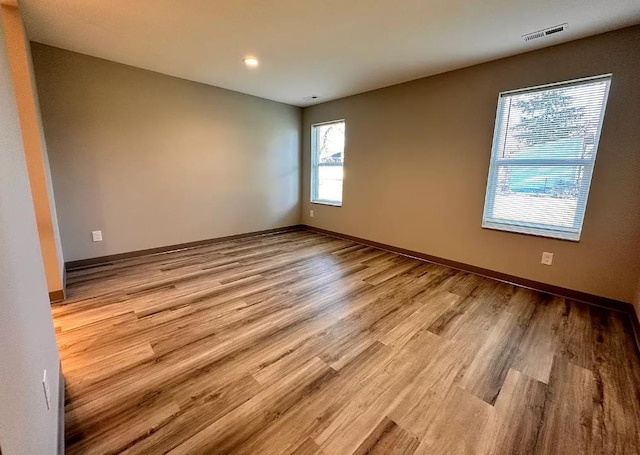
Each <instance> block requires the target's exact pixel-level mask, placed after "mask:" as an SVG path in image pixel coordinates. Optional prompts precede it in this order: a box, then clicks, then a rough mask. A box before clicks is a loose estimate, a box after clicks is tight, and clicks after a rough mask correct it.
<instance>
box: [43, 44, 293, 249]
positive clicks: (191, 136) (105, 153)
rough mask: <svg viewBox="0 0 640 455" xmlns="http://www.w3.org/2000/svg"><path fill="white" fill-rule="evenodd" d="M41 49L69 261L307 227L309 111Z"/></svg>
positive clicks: (55, 180) (50, 146) (50, 142)
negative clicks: (303, 130) (99, 236)
mask: <svg viewBox="0 0 640 455" xmlns="http://www.w3.org/2000/svg"><path fill="white" fill-rule="evenodd" d="M32 55H33V62H34V67H35V73H36V81H37V85H38V92H39V96H40V106H41V112H42V120H43V124H44V131H45V136H46V140H47V147H48V150H49V161H50V164H51V173H52V176H53V186H54V189H55V193H56V206H57V209H58V219H59V223H60V233H61V237H62V247H63V251H64V257H65V260H67V261H73V260H78V259H85V258H91V257H97V256H103V255H109V254H116V253H122V252H129V251H135V250H141V249H146V248H153V247H160V246H166V245H172V244H177V243H184V242H190V241H196V240H203V239H209V238H214V237H220V236H225V235H231V234H238V233H243V232H252V231H258V230H264V229H271V228H276V227H281V226H288V225H293V224H297V223H298V222H299V219H300V201H299V196H300V190H299V186H300V121H301V109H299V108H296V107H292V106H287V105H284V104H280V103H275V102H272V101H267V100H264V99H261V98H256V97H251V96H248V95H243V94H240V93H237V92H232V91H228V90H223V89H220V88H215V87H211V86H207V85H203V84H198V83H194V82H189V81H186V80H183V79H178V78H174V77H170V76H165V75H161V74H158V73H153V72H150V71H145V70H141V69H136V68H132V67H129V66H125V65H120V64H117V63H113V62H109V61H106V60H100V59H96V58H93V57H88V56H85V55H81V54H76V53H73V52H68V51H64V50H61V49H56V48H52V47H48V46H44V45H41V44H36V43H33V44H32ZM204 63H206V60H203V64H204ZM256 77H259V75H258V74H256ZM93 230H102V231H103V236H104V241H103V242H96V243H94V242H92V241H91V231H93Z"/></svg>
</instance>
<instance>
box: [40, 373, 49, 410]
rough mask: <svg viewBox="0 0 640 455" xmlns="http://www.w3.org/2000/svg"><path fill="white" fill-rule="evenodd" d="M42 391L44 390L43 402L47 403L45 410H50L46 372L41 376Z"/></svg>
mask: <svg viewBox="0 0 640 455" xmlns="http://www.w3.org/2000/svg"><path fill="white" fill-rule="evenodd" d="M42 389H43V390H44V401H46V402H47V409H51V392H50V391H49V381H47V370H44V374H43V376H42Z"/></svg>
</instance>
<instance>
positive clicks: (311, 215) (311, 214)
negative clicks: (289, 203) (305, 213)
mask: <svg viewBox="0 0 640 455" xmlns="http://www.w3.org/2000/svg"><path fill="white" fill-rule="evenodd" d="M309 216H310V217H311V218H313V210H309Z"/></svg>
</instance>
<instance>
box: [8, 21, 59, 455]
mask: <svg viewBox="0 0 640 455" xmlns="http://www.w3.org/2000/svg"><path fill="white" fill-rule="evenodd" d="M0 99H1V100H2V103H0V151H1V153H0V258H2V260H0V397H2V403H1V404H0V446H1V448H2V454H3V455H14V454H15V455H32V454H33V455H48V454H54V453H56V447H57V426H58V374H59V359H58V353H57V349H56V342H55V336H54V330H53V323H52V321H51V313H50V308H49V299H48V295H47V285H46V280H45V275H44V269H43V266H42V256H41V254H40V250H39V240H38V233H37V227H36V220H35V216H34V211H33V203H32V200H31V191H30V189H29V179H28V176H27V169H26V163H25V158H24V151H23V148H22V139H21V135H20V127H19V124H18V114H17V111H16V105H15V99H14V94H13V87H12V84H11V78H10V74H9V69H8V62H7V55H6V45H5V39H4V32H3V30H2V24H1V23H0ZM45 369H46V370H47V376H48V378H49V386H50V391H51V394H52V402H51V409H50V410H47V407H46V404H45V399H44V394H43V389H42V382H41V381H42V375H43V370H45Z"/></svg>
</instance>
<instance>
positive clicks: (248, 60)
mask: <svg viewBox="0 0 640 455" xmlns="http://www.w3.org/2000/svg"><path fill="white" fill-rule="evenodd" d="M243 62H244V64H245V65H247V66H248V67H249V68H255V67H256V66H258V59H257V58H255V57H245V58H244V59H243Z"/></svg>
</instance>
